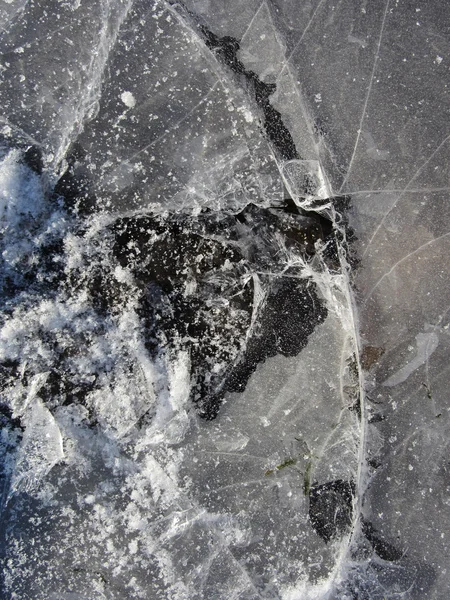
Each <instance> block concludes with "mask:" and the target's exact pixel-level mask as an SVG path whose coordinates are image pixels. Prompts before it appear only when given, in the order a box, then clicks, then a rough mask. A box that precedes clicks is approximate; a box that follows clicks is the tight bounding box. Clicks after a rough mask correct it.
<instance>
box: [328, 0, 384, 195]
mask: <svg viewBox="0 0 450 600" xmlns="http://www.w3.org/2000/svg"><path fill="white" fill-rule="evenodd" d="M389 3H390V0H387V2H386V7H385V9H384V14H383V21H382V23H381V31H380V35H379V38H378V45H377V51H376V53H375V60H374V61H373V67H372V73H371V75H370V82H369V87H368V88H367V94H366V99H365V101H364V106H363V110H362V115H361V119H360V121H359V127H358V131H357V135H356V142H355V146H354V148H353V154H352V156H351V158H350V162H349V164H348V168H347V174H346V176H345V179H344V181H343V182H342V185H341V187H340V188H339V192H338V193H339V194H341V193H342V190H343V188H344V187H345V184H346V183H347V181H348V177H349V175H350V171H351V168H352V165H353V161H354V159H355V155H356V150H357V148H358V144H359V140H360V137H361V132H362V128H363V123H364V119H365V117H366V111H367V105H368V103H369V98H370V95H371V93H372V86H373V80H374V79H375V71H376V69H377V65H378V60H379V58H380V48H381V42H382V39H383V33H384V26H385V23H386V17H387V13H388V8H389Z"/></svg>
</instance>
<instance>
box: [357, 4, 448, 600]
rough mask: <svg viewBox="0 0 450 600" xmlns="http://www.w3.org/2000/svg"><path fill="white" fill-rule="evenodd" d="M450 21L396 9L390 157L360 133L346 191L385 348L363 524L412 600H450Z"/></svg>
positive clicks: (389, 71) (375, 394) (368, 306)
mask: <svg viewBox="0 0 450 600" xmlns="http://www.w3.org/2000/svg"><path fill="white" fill-rule="evenodd" d="M416 8H417V9H418V10H416ZM391 9H392V10H391ZM445 11H448V8H447V7H446V8H445V9H444V12H445ZM443 18H444V19H446V18H448V16H446V17H445V16H444V15H443V14H442V13H441V9H440V8H439V9H437V5H434V7H433V4H430V5H429V4H427V5H424V4H418V5H417V7H416V6H414V7H413V6H412V5H411V6H410V7H406V6H404V7H401V6H397V5H395V6H394V4H393V3H392V4H391V6H390V9H389V11H388V12H387V15H386V21H385V25H384V31H383V35H382V39H381V44H380V47H379V53H378V55H379V60H378V61H377V66H376V70H375V72H374V73H375V74H374V78H373V85H372V88H371V90H370V94H368V95H367V96H366V98H367V105H366V113H365V117H364V120H363V130H367V131H370V132H371V134H372V135H373V140H375V142H376V143H378V141H377V140H380V141H382V143H380V144H379V148H380V149H381V150H383V151H384V150H387V151H389V157H390V158H389V161H388V162H386V161H383V160H379V159H380V156H375V155H374V154H373V152H371V151H370V148H369V147H368V145H367V143H366V141H367V140H366V139H365V138H364V136H363V135H361V139H360V140H359V142H358V145H357V147H356V150H355V152H354V159H353V162H352V165H353V166H352V169H351V172H350V176H349V178H348V182H347V184H346V185H348V187H347V189H348V190H351V193H352V195H353V198H354V210H353V218H354V220H353V224H354V227H355V230H356V234H357V236H358V238H359V245H360V250H361V251H360V256H361V258H362V268H361V269H360V270H359V271H358V273H357V277H356V284H357V287H358V289H359V290H360V297H361V306H360V315H361V317H360V318H361V328H362V336H363V341H364V342H365V343H367V344H369V345H372V346H375V347H377V348H382V349H383V350H384V354H383V356H382V358H381V359H380V360H379V362H378V364H376V365H374V366H373V368H372V369H371V372H370V374H368V375H367V386H368V395H369V398H371V399H372V400H373V401H374V402H373V404H371V405H370V406H371V410H372V412H375V413H379V414H381V415H382V416H383V418H384V421H382V422H380V423H379V424H377V425H371V426H370V427H369V439H370V446H369V451H370V454H371V455H373V456H376V457H377V460H378V461H379V463H380V466H379V468H378V469H377V470H376V471H375V472H374V474H373V479H372V481H371V484H370V487H369V490H368V493H367V497H366V503H365V507H364V514H366V515H370V519H371V520H372V522H373V524H374V526H375V527H376V528H377V529H378V531H380V532H381V533H382V534H383V536H384V537H385V539H386V540H389V541H390V542H395V544H396V545H397V547H398V548H399V549H400V550H401V551H402V552H404V557H403V559H402V560H401V561H400V562H399V564H398V565H392V564H390V563H385V566H384V575H383V577H384V580H382V585H383V589H384V590H390V591H391V592H392V593H394V591H397V592H404V593H405V595H406V597H407V598H422V597H425V596H426V597H427V598H433V599H444V598H446V596H447V590H448V586H449V579H448V570H447V562H448V561H447V560H446V556H447V555H448V552H449V549H448V541H447V540H448V536H449V534H450V526H449V523H448V519H446V518H445V516H444V515H445V513H446V512H447V511H448V503H449V491H450V488H449V479H448V468H449V465H448V436H449V433H450V431H449V409H450V405H449V402H448V385H449V370H448V356H449V351H450V348H449V335H448V329H449V303H448V278H449V272H448V255H449V251H450V213H449V203H448V192H449V179H448V164H449V161H450V145H449V139H450V138H449V137H448V136H449V134H450V129H449V127H448V118H446V117H445V115H446V114H448V111H449V110H450V97H449V93H448V90H447V89H446V87H445V86H446V76H445V74H444V73H443V71H442V70H441V69H440V67H441V66H442V63H441V62H439V61H436V60H435V59H436V54H439V55H441V54H442V55H443V56H448V50H449V47H448V39H446V38H445V37H443V36H442V34H441V31H442V29H441V27H440V24H439V21H440V20H441V19H443ZM401 27H403V28H404V32H403V33H401V32H400V28H401ZM425 32H426V33H425ZM379 34H380V27H378V35H379ZM393 39H395V40H398V41H397V42H395V43H392V40H393ZM432 40H435V41H432ZM437 40H439V41H437ZM436 48H438V49H439V50H438V52H437V51H436ZM412 78H415V79H416V81H418V80H419V79H420V82H421V83H420V85H415V84H414V82H413V80H412ZM389 82H390V83H389ZM361 111H362V106H361ZM360 114H362V112H361V113H360ZM355 139H356V138H355ZM369 182H370V185H369V186H368V185H367V184H368V183H369ZM444 557H445V558H444ZM369 563H370V560H369ZM369 572H370V568H369ZM373 572H374V571H372V573H373ZM377 578H378V576H377V577H376V578H375V579H377ZM378 580H379V581H380V579H379V578H378ZM374 589H376V586H375V588H374ZM372 593H375V592H372ZM388 597H390V596H388Z"/></svg>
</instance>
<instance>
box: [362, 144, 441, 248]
mask: <svg viewBox="0 0 450 600" xmlns="http://www.w3.org/2000/svg"><path fill="white" fill-rule="evenodd" d="M449 139H450V134H449V135H447V136H446V137H445V138H444V140H443V141H442V142H441V143H440V144H439V146H438V147H437V148H436V150H434V152H433V153H432V154H431V155H430V156H429V157H428V158H427V160H426V161H425V162H424V163H423V165H422V166H421V167H419V168H418V169H417V171H416V172H415V174H414V175H413V177H412V178H411V179H410V180H409V182H408V183H407V185H406V187H405V188H404V189H403V191H402V192H401V194H400V196H399V197H398V198H397V200H396V201H395V202H394V204H393V205H392V206H391V208H390V209H389V210H388V211H387V212H386V213H385V214H384V215H383V218H382V219H381V221H380V223H379V225H378V227H377V228H376V229H375V231H374V232H373V235H372V237H371V238H370V240H369V241H368V242H367V246H366V249H365V250H364V252H363V253H362V256H361V259H363V258H364V257H365V255H366V253H367V250H368V249H369V247H370V245H371V243H372V242H373V240H374V239H375V237H376V235H377V233H378V232H379V230H380V229H381V226H382V225H383V223H384V221H385V219H386V217H387V216H388V215H389V213H390V212H391V211H392V210H393V209H394V207H395V206H396V205H397V203H398V201H399V200H400V199H401V198H403V196H404V195H405V194H406V193H407V192H408V191H409V186H410V185H411V184H412V182H413V181H414V180H415V179H416V177H418V176H419V175H420V173H421V172H422V171H423V169H424V168H425V167H426V166H427V164H428V163H429V162H430V161H431V160H432V159H433V158H434V156H435V155H436V154H437V153H438V152H439V150H440V149H441V148H442V146H444V144H445V143H446V142H447V140H449Z"/></svg>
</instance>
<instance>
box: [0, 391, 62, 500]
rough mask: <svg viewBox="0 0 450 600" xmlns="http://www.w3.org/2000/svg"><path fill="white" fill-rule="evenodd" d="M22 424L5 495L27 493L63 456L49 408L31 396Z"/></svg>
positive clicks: (35, 486)
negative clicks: (20, 441)
mask: <svg viewBox="0 0 450 600" xmlns="http://www.w3.org/2000/svg"><path fill="white" fill-rule="evenodd" d="M23 420H24V422H25V425H26V428H25V433H24V435H23V439H22V443H21V445H20V448H19V450H18V453H17V458H16V466H15V470H14V474H13V477H12V480H11V484H10V491H9V497H11V496H13V495H14V494H17V493H18V492H22V491H25V492H28V493H31V492H33V491H35V490H36V488H37V487H38V486H39V483H40V482H41V480H42V479H43V478H44V477H45V476H46V475H47V473H48V472H49V471H50V470H51V469H52V467H54V466H55V465H56V464H57V463H58V462H60V461H61V460H62V459H63V458H64V451H63V443H62V436H61V432H60V429H59V427H58V424H57V422H56V421H55V419H54V417H53V415H52V414H51V412H50V411H49V410H48V408H46V407H45V406H44V404H43V403H42V402H41V401H40V400H39V399H38V398H35V400H34V402H33V405H32V406H31V407H29V409H28V410H27V411H26V413H25V415H24V418H23Z"/></svg>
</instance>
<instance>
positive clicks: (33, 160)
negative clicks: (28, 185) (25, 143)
mask: <svg viewBox="0 0 450 600" xmlns="http://www.w3.org/2000/svg"><path fill="white" fill-rule="evenodd" d="M23 162H24V163H25V164H26V165H27V166H28V167H29V168H30V169H31V170H32V171H34V172H35V173H36V174H37V175H42V170H43V168H44V163H43V160H42V150H41V149H40V148H39V147H38V146H30V147H29V148H28V150H26V152H25V153H24V155H23Z"/></svg>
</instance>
